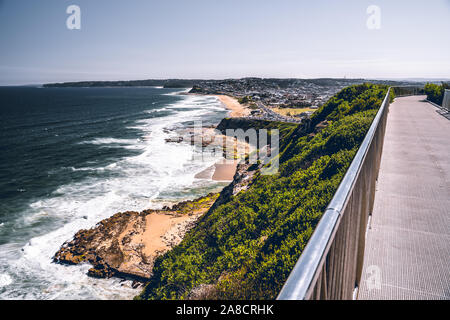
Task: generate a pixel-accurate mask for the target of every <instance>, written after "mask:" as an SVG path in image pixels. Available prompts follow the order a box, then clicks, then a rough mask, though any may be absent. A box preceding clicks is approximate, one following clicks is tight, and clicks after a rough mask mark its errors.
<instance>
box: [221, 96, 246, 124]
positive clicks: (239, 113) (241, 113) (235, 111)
mask: <svg viewBox="0 0 450 320" xmlns="http://www.w3.org/2000/svg"><path fill="white" fill-rule="evenodd" d="M215 97H217V98H218V99H219V100H220V102H222V103H223V104H224V105H225V106H226V107H227V109H229V110H230V117H232V118H239V117H246V116H248V115H250V110H249V109H248V108H247V107H245V106H243V105H242V104H240V103H239V101H238V100H237V99H236V98H233V97H230V96H226V95H223V94H218V95H215Z"/></svg>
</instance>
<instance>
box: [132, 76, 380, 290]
mask: <svg viewBox="0 0 450 320" xmlns="http://www.w3.org/2000/svg"><path fill="white" fill-rule="evenodd" d="M386 92H387V87H385V86H377V85H372V84H363V85H357V86H352V87H348V88H346V89H344V90H342V91H341V92H339V93H338V94H337V95H336V96H334V97H333V98H332V99H330V100H329V101H328V102H327V103H326V104H324V105H323V106H322V107H321V108H320V109H318V110H317V111H316V113H315V114H314V115H313V117H312V119H311V123H310V126H309V127H308V128H307V129H304V128H300V127H299V128H297V129H294V130H289V131H288V134H286V135H285V136H284V137H283V138H282V141H280V150H281V154H280V170H279V172H278V173H277V174H276V175H272V176H262V175H258V174H257V175H256V178H255V179H254V180H253V183H252V185H251V186H250V187H249V189H248V190H246V191H242V192H240V193H239V194H237V195H236V196H234V197H232V198H231V200H230V201H229V202H227V203H225V204H223V205H220V206H218V207H217V208H215V209H214V210H213V211H212V212H210V213H208V214H207V215H205V216H204V217H203V218H202V219H201V220H200V221H199V223H198V225H197V226H196V227H195V228H194V229H192V230H191V232H190V233H189V234H187V235H186V237H185V239H184V240H183V241H182V243H181V244H180V245H179V246H177V247H175V248H174V249H173V250H171V251H170V252H168V253H166V254H165V255H164V256H162V257H160V258H159V259H158V260H157V262H156V263H155V268H154V276H153V277H152V279H151V282H150V283H149V284H148V285H147V286H146V288H145V289H144V291H143V292H142V294H141V295H140V296H139V298H140V299H180V298H210V299H273V298H275V297H276V296H277V294H278V292H279V291H280V289H281V287H282V285H283V284H284V282H285V281H286V279H287V277H288V275H289V273H290V271H291V270H292V268H293V267H294V264H295V263H296V262H297V260H298V258H299V256H300V254H301V253H302V251H303V249H304V247H305V245H306V243H307V241H308V239H309V238H310V236H311V234H312V232H313V230H314V228H315V226H316V225H317V223H318V221H319V219H320V217H321V216H322V213H323V212H324V209H325V208H326V207H327V204H328V203H329V202H330V200H331V198H332V196H333V194H334V192H335V191H336V189H337V187H338V185H339V183H340V181H341V179H342V177H343V176H344V174H345V172H346V170H347V168H348V166H349V165H350V163H351V161H352V159H353V157H354V155H355V153H356V151H357V150H358V148H359V145H360V144H361V142H362V140H363V139H364V136H365V134H366V132H367V130H368V128H369V126H370V124H371V123H372V120H373V118H374V116H375V114H376V112H377V110H378V108H379V106H380V105H381V103H382V101H383V98H384V96H385V94H386Z"/></svg>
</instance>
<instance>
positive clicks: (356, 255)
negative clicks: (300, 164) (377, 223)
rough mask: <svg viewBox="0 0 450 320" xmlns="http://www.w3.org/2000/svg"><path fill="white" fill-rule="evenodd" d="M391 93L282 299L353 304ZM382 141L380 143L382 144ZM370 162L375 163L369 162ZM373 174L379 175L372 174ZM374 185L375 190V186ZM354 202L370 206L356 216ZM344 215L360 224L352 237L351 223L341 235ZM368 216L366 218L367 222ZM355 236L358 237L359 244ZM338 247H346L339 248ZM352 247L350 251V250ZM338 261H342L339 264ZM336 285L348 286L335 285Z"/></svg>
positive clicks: (298, 262) (311, 239)
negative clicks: (351, 300)
mask: <svg viewBox="0 0 450 320" xmlns="http://www.w3.org/2000/svg"><path fill="white" fill-rule="evenodd" d="M390 90H391V88H389V90H388V92H387V94H386V96H385V98H384V100H383V103H382V105H381V107H380V109H379V111H378V112H377V114H376V116H375V118H374V120H373V122H372V124H371V126H370V128H369V130H368V132H367V134H366V136H365V138H364V140H363V142H362V144H361V146H360V148H359V150H358V152H357V153H356V155H355V158H354V159H353V161H352V163H351V165H350V167H349V168H348V170H347V173H346V174H345V176H344V178H343V179H342V181H341V183H340V185H339V187H338V189H337V191H336V193H335V194H334V196H333V199H332V200H331V202H330V203H329V205H328V207H327V209H326V210H325V212H324V214H323V216H322V218H321V219H320V221H319V223H318V225H317V227H316V229H315V231H314V233H313V234H312V236H311V238H310V240H309V241H308V244H307V245H306V247H305V249H304V250H303V253H302V254H301V256H300V258H299V260H298V261H297V263H296V265H295V266H294V269H293V270H292V271H291V273H290V275H289V277H288V279H287V281H286V283H285V284H284V286H283V288H282V290H281V292H280V294H279V295H278V298H277V299H279V300H305V299H311V298H317V299H330V298H331V299H333V298H338V299H341V298H342V299H351V297H352V295H353V290H351V291H350V289H349V288H350V287H352V288H354V287H355V285H357V284H358V282H359V280H360V277H361V271H362V258H361V254H362V255H363V252H361V251H363V250H364V249H362V250H361V245H362V248H364V243H362V244H361V243H358V242H361V241H362V242H363V241H364V238H365V228H362V227H360V225H361V226H362V225H364V227H365V226H366V224H367V223H366V222H367V220H368V215H369V211H370V210H372V206H373V198H374V193H375V187H374V183H375V180H376V178H377V176H378V169H379V161H380V159H381V152H382V144H383V143H382V142H383V141H382V140H383V138H384V130H385V124H386V116H387V111H388V108H389V97H390ZM379 139H381V141H380V140H379ZM369 152H370V156H369ZM369 158H370V159H369ZM372 158H373V159H372ZM368 159H369V160H370V161H368ZM372 160H374V161H372ZM364 165H365V168H364V177H363V178H364V179H363V178H361V176H362V174H361V171H362V170H363V166H364ZM373 170H376V172H375V174H374V175H373V174H372V173H371V172H370V171H373ZM372 180H373V181H372ZM357 183H358V184H361V186H363V187H362V189H364V188H367V189H368V190H369V192H367V194H369V196H367V195H366V194H364V192H366V191H367V190H362V191H359V192H354V190H355V185H356V184H357ZM372 185H373V187H371V186H372ZM360 189H361V188H360ZM372 193H373V194H372ZM351 197H355V199H357V200H355V202H356V203H357V202H358V201H359V202H364V203H367V204H366V205H365V204H364V203H363V204H361V203H357V205H358V206H359V207H358V208H357V209H361V210H360V211H363V212H357V214H355V212H356V211H358V210H356V209H355V208H350V207H352V205H350V206H348V203H349V201H350V198H351ZM352 200H353V199H352ZM352 210H353V211H352ZM346 211H352V212H346ZM345 214H347V216H349V217H348V218H347V219H350V216H351V217H356V218H355V219H357V222H359V223H354V225H356V226H355V228H356V229H355V230H353V234H351V231H352V230H350V228H352V227H349V226H347V225H352V224H350V223H346V226H344V227H345V228H344V229H345V230H344V229H343V230H342V231H339V229H340V228H339V227H340V224H341V222H342V220H343V218H344V216H345ZM366 215H367V219H366V217H365V216H366ZM362 229H364V230H362ZM338 232H339V233H340V234H341V233H342V235H339V244H336V243H335V240H336V234H337V233H338ZM354 234H356V235H354ZM354 237H356V240H355V239H354ZM347 239H349V240H347ZM332 246H335V247H336V248H333V253H334V252H336V253H334V256H333V257H330V255H329V253H330V248H331V247H332ZM339 246H341V247H342V248H339ZM347 246H348V247H349V248H346V247H347ZM350 248H351V250H353V251H355V252H353V251H352V252H346V250H350ZM339 255H343V256H344V257H345V258H347V260H348V262H350V263H349V264H351V266H349V267H348V268H349V270H348V271H347V270H345V268H346V266H345V265H344V264H345V262H346V261H347V260H346V259H345V258H342V259H341V258H339ZM337 259H340V260H339V261H338V260H337ZM341 260H343V261H341ZM333 261H334V262H333ZM358 261H359V263H358ZM343 265H344V266H343ZM333 268H334V269H333ZM332 269H333V270H332ZM337 269H338V270H337ZM336 270H337V271H336ZM341 273H342V274H341ZM333 281H334V282H346V283H333ZM352 282H353V283H352ZM331 286H337V287H339V290H337V291H336V290H335V289H334V288H331ZM314 293H315V294H314Z"/></svg>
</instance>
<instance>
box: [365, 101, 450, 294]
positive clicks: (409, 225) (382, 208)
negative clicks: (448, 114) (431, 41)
mask: <svg viewBox="0 0 450 320" xmlns="http://www.w3.org/2000/svg"><path fill="white" fill-rule="evenodd" d="M424 98H425V97H424V96H421V97H418V96H412V97H404V98H397V99H396V101H395V102H394V103H393V104H391V106H390V111H389V114H388V120H387V128H386V136H385V141H384V149H383V155H382V160H381V167H380V173H379V178H378V185H377V192H376V195H375V204H374V212H373V214H372V219H371V222H370V225H369V230H368V233H367V239H366V249H365V258H364V268H363V276H362V281H361V288H360V290H359V293H358V299H402V300H403V299H450V120H448V119H446V118H445V117H443V116H442V115H440V114H439V113H438V112H437V110H438V109H437V108H436V107H434V106H433V105H431V104H429V103H427V102H423V101H422V100H423V99H424Z"/></svg>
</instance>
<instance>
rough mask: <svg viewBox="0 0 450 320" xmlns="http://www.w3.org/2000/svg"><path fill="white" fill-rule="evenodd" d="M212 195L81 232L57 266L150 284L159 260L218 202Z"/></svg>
mask: <svg viewBox="0 0 450 320" xmlns="http://www.w3.org/2000/svg"><path fill="white" fill-rule="evenodd" d="M217 197H218V194H209V195H207V196H205V197H201V198H198V199H196V200H193V201H183V202H180V203H178V204H176V205H174V206H173V207H172V208H169V207H164V208H163V209H161V210H144V211H142V212H132V211H127V212H119V213H117V214H115V215H113V216H112V217H110V218H108V219H105V220H102V221H101V222H99V223H98V224H97V225H96V226H95V227H94V228H92V229H89V230H80V231H78V232H77V233H76V234H75V236H74V237H73V239H72V240H71V241H68V242H66V243H64V244H63V245H62V247H61V248H60V249H59V251H58V252H57V253H56V254H55V256H54V258H53V261H54V262H56V263H61V264H67V265H75V264H80V263H90V264H91V265H92V268H91V269H89V271H88V275H89V276H91V277H97V278H110V277H113V276H116V277H121V278H127V279H133V280H137V281H141V282H145V281H147V280H148V279H149V278H150V276H151V274H152V268H153V263H154V261H155V259H156V258H157V257H158V256H159V255H161V254H163V253H164V252H166V251H167V250H170V248H172V247H173V246H175V245H177V244H178V243H180V242H181V240H182V239H183V237H184V234H185V233H186V232H187V231H189V230H190V229H191V228H192V227H193V226H194V225H195V223H196V221H197V219H198V218H199V217H200V216H201V215H203V214H204V213H205V212H207V210H208V209H209V208H210V207H211V206H212V204H213V203H214V202H215V201H216V199H217Z"/></svg>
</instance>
